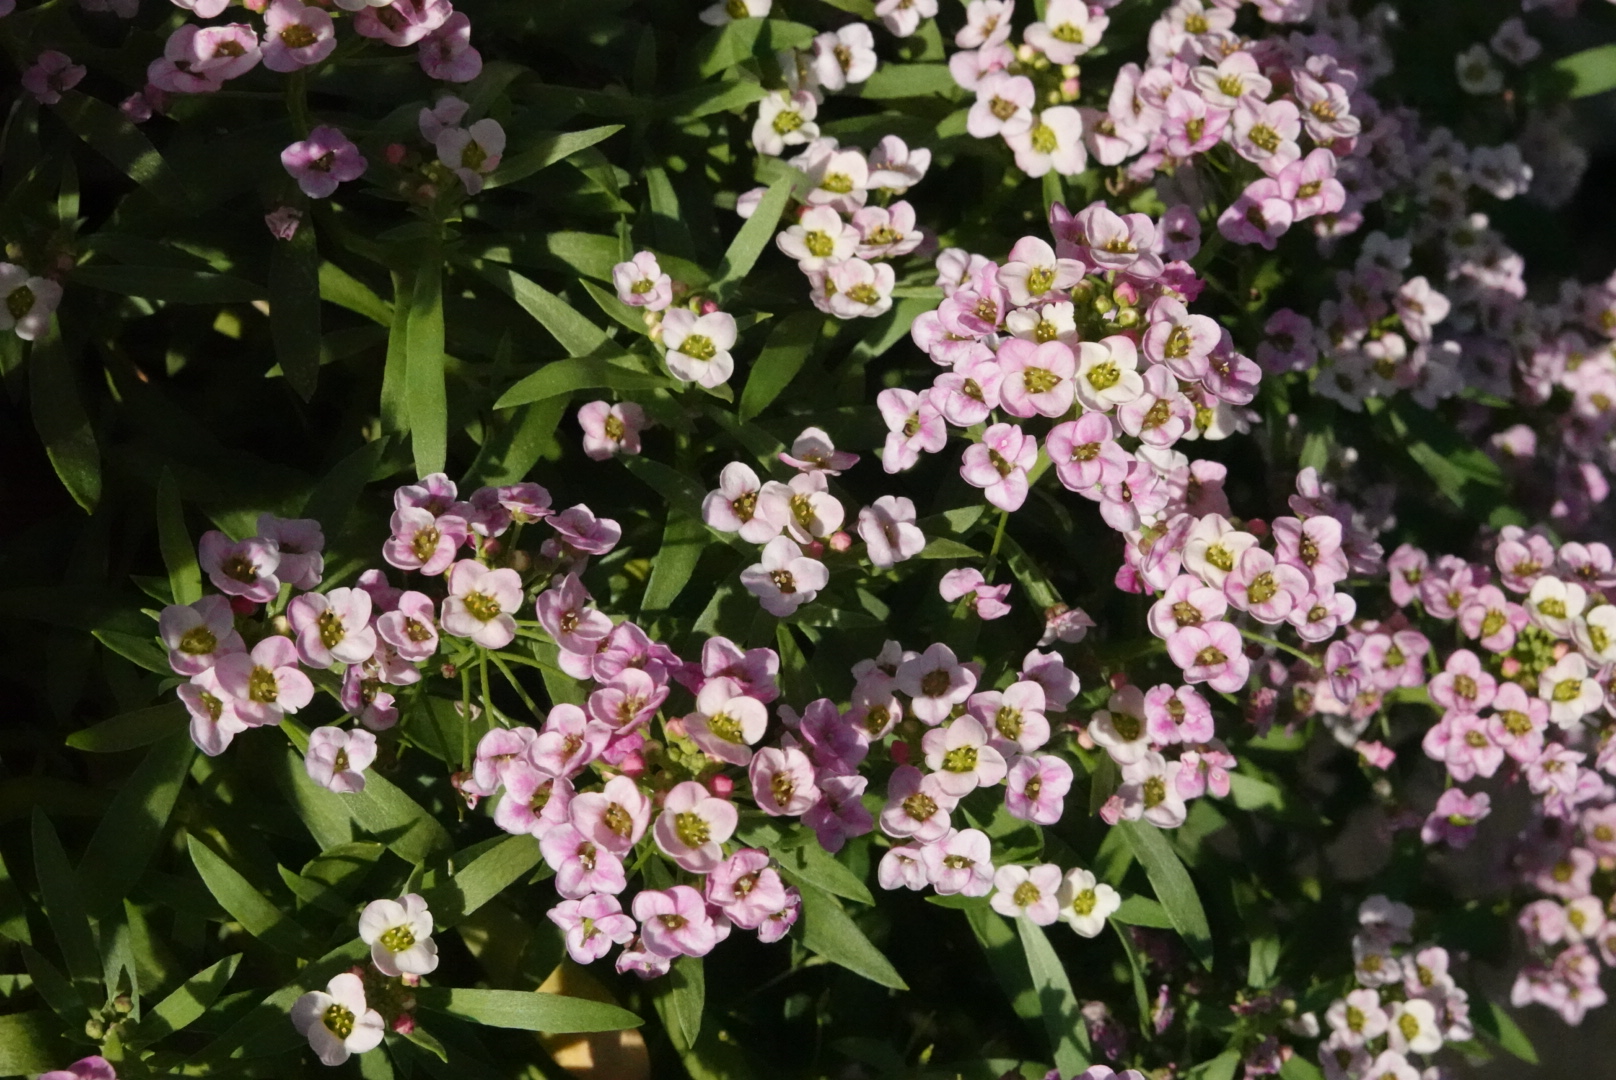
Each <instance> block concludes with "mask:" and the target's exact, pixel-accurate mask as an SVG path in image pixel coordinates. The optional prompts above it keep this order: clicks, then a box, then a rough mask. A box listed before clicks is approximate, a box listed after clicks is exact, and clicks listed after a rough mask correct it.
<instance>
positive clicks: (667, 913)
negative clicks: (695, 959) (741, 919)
mask: <svg viewBox="0 0 1616 1080" xmlns="http://www.w3.org/2000/svg"><path fill="white" fill-rule="evenodd" d="M684 786H686V785H684V784H681V785H679V787H684ZM695 786H696V787H700V786H701V785H700V784H697V785H695ZM678 790H679V788H674V791H678ZM717 865H718V863H717V860H714V862H713V867H715V868H716V867H717ZM634 917H635V918H636V919H638V920H640V939H641V941H642V942H643V943H644V945H645V948H646V951H648V952H650V953H653V954H655V955H657V956H664V957H668V958H670V959H671V958H672V957H676V956H706V955H707V954H708V953H709V952H711V951H712V949H713V946H714V945H716V944H718V928H717V927H716V926H714V925H713V920H712V916H710V915H708V914H707V902H706V901H705V900H704V899H702V895H701V894H700V893H699V892H697V891H696V890H695V889H692V888H691V887H690V886H689V885H675V886H674V887H673V888H671V889H664V890H656V889H646V890H644V891H643V892H641V893H640V894H639V895H638V896H636V897H635V898H634Z"/></svg>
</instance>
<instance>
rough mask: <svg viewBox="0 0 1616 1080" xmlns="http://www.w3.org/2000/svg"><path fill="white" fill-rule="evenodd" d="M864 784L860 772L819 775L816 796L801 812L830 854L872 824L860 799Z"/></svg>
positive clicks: (869, 828)
mask: <svg viewBox="0 0 1616 1080" xmlns="http://www.w3.org/2000/svg"><path fill="white" fill-rule="evenodd" d="M754 760H755V759H754ZM868 784H869V779H868V778H867V777H863V776H823V777H820V779H819V793H820V799H819V801H818V802H816V803H815V804H814V805H813V806H811V807H809V808H808V810H807V811H806V812H805V813H804V814H803V815H802V823H803V824H804V825H806V826H808V827H809V828H810V829H812V830H814V836H815V837H817V838H818V840H819V846H820V847H822V848H824V849H825V850H826V851H828V852H830V853H831V854H833V855H834V854H835V853H836V852H838V851H840V850H842V847H843V846H844V845H845V844H846V843H847V841H848V840H849V839H851V838H852V837H855V836H863V835H864V834H865V833H867V832H869V831H870V830H872V829H874V828H875V820H874V819H873V818H872V817H871V816H870V812H869V811H868V810H866V809H865V808H864V803H863V801H862V796H863V795H864V789H865V787H867V786H868Z"/></svg>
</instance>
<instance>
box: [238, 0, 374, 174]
mask: <svg viewBox="0 0 1616 1080" xmlns="http://www.w3.org/2000/svg"><path fill="white" fill-rule="evenodd" d="M336 47H337V32H336V27H335V25H334V24H333V23H332V21H331V16H330V15H327V14H326V13H325V12H324V11H322V10H320V9H319V8H317V7H306V6H304V4H303V3H302V0H272V2H271V3H270V5H269V10H268V11H266V12H265V13H264V45H263V54H264V66H265V67H266V68H268V69H269V70H271V71H279V72H288V71H296V70H297V69H298V68H302V67H308V66H310V65H311V64H318V63H319V62H320V61H322V60H324V59H325V58H326V57H328V56H330V55H331V53H332V52H333V51H334V50H335V49H336ZM316 130H319V129H316ZM293 145H294V146H297V145H303V144H299V143H294V144H293ZM322 152H324V151H322ZM355 153H357V151H355ZM281 160H282V161H283V162H285V160H286V159H285V154H284V153H283V154H282V156H281ZM287 168H288V169H290V168H291V166H290V165H288V166H287ZM360 171H361V172H362V171H364V170H363V169H361V170H360ZM294 175H295V174H294ZM357 175H358V173H355V174H354V176H357ZM354 176H350V177H347V178H346V179H349V180H352V179H354ZM305 190H306V189H305ZM335 190H336V185H335V184H333V185H332V186H331V191H335ZM331 191H327V192H326V193H325V194H327V195H329V194H331ZM314 197H315V198H320V197H321V196H314Z"/></svg>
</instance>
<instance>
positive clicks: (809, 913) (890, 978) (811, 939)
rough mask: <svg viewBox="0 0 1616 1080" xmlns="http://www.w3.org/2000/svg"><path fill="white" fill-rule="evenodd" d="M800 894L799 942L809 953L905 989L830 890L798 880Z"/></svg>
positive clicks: (856, 972)
mask: <svg viewBox="0 0 1616 1080" xmlns="http://www.w3.org/2000/svg"><path fill="white" fill-rule="evenodd" d="M797 891H798V892H800V893H801V894H802V924H803V930H802V943H803V944H804V945H806V946H807V947H808V950H809V951H810V952H813V953H816V954H817V955H819V956H823V957H824V958H825V959H826V960H829V961H830V962H831V963H833V964H840V965H841V966H842V967H844V968H846V969H847V970H849V971H851V972H853V973H854V974H857V975H862V976H864V977H865V978H866V979H869V980H870V981H871V982H875V983H879V984H881V985H882V986H889V987H891V988H892V989H894V990H907V989H909V984H908V983H906V982H904V981H903V977H902V976H900V975H899V974H898V971H897V969H896V968H894V967H893V966H892V961H890V960H888V959H887V958H886V957H885V956H883V955H882V954H881V950H880V949H877V948H876V947H875V946H874V945H873V944H872V943H871V942H870V939H869V938H867V937H865V936H864V931H862V930H860V929H859V928H858V924H857V923H855V922H854V921H853V920H852V918H851V917H850V916H849V915H848V914H847V912H845V911H843V910H842V905H841V904H840V903H839V902H838V901H837V900H836V898H835V897H834V896H832V895H830V893H828V892H825V891H824V890H823V889H820V888H819V887H818V886H815V885H810V884H808V882H807V881H805V880H801V879H799V881H798V884H797Z"/></svg>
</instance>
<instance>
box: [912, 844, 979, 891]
mask: <svg viewBox="0 0 1616 1080" xmlns="http://www.w3.org/2000/svg"><path fill="white" fill-rule="evenodd" d="M920 861H921V863H922V864H923V865H924V866H925V867H926V880H928V881H930V882H931V886H932V888H934V889H936V890H937V895H939V896H952V895H954V894H956V893H957V894H960V895H962V896H986V895H987V894H988V893H990V892H992V891H993V842H992V841H990V840H989V839H988V837H987V834H986V833H984V832H982V831H981V830H980V829H964V830H961V831H959V832H951V833H950V834H949V835H947V836H944V837H943V838H942V839H940V840H937V841H935V842H933V843H930V844H927V845H926V846H925V847H923V848H921V849H920Z"/></svg>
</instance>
